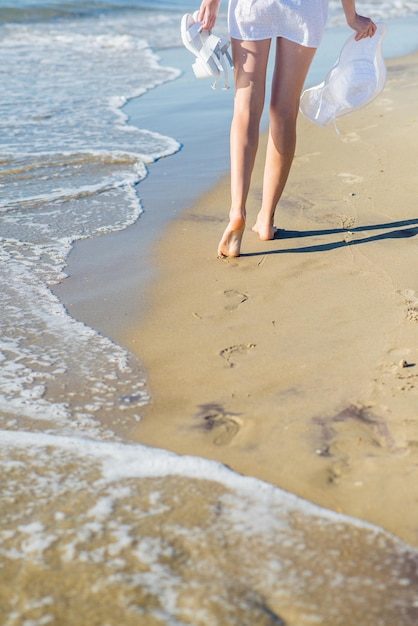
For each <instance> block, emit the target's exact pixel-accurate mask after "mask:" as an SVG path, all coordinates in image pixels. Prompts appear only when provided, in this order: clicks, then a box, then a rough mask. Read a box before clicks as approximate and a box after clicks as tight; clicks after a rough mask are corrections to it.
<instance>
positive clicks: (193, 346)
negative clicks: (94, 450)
mask: <svg viewBox="0 0 418 626" xmlns="http://www.w3.org/2000/svg"><path fill="white" fill-rule="evenodd" d="M417 60H418V55H411V56H408V57H404V58H398V59H394V60H391V61H389V62H388V69H389V74H388V83H387V86H386V88H385V90H384V92H383V94H382V95H381V96H380V97H379V98H378V99H377V100H376V101H375V102H374V103H373V104H371V105H369V106H368V107H367V108H365V109H363V110H361V111H358V112H356V113H354V114H352V115H350V116H347V117H345V118H341V120H339V122H338V128H339V131H340V133H339V134H337V133H336V132H335V129H334V128H333V126H330V127H328V128H326V129H324V128H321V127H317V126H315V125H313V124H312V123H310V122H308V121H307V120H305V119H304V118H302V117H300V120H299V138H298V146H297V153H296V158H295V162H294V167H293V170H292V172H291V176H290V179H289V182H288V186H287V189H286V192H285V194H284V197H283V199H282V201H281V203H280V206H279V209H278V211H277V214H276V224H277V226H278V227H279V229H280V230H279V236H278V238H277V239H275V240H274V241H271V242H261V241H259V240H258V238H257V237H256V235H255V234H254V233H252V232H251V230H250V228H251V226H252V219H253V218H254V217H255V214H256V212H257V208H258V205H259V201H260V194H261V177H262V167H263V147H264V143H262V145H261V147H260V151H259V160H258V162H257V165H256V169H255V172H254V178H253V185H252V190H251V196H250V201H249V206H248V214H249V218H248V229H247V232H246V233H245V237H244V242H243V247H242V255H241V257H240V258H239V259H232V260H218V259H217V258H216V247H217V242H218V240H219V238H220V236H221V233H222V232H223V228H224V225H225V222H226V217H227V210H228V202H229V179H228V177H225V179H223V180H222V181H220V183H219V184H217V185H216V186H215V188H213V189H212V190H211V191H210V192H208V193H207V194H206V195H204V196H203V197H202V198H200V199H199V201H198V202H196V203H193V205H192V206H190V207H189V208H187V209H186V210H184V211H183V212H181V213H179V215H178V216H176V219H175V220H174V221H172V222H171V223H169V224H168V225H167V227H166V228H164V229H163V230H162V232H161V234H160V237H159V241H158V244H157V245H156V247H155V248H154V249H153V251H152V254H151V258H150V261H151V263H152V264H154V263H155V265H156V268H157V269H156V270H155V272H154V275H153V279H152V281H150V284H149V287H148V290H147V294H146V306H145V304H144V303H142V310H143V311H144V313H143V315H141V317H140V319H139V320H138V321H137V322H136V323H134V324H132V325H131V327H129V328H128V330H127V328H126V325H125V328H120V330H119V332H118V331H117V330H116V331H115V334H116V335H117V339H118V340H119V341H121V342H123V344H124V345H126V346H127V347H128V348H129V349H130V350H132V351H133V352H135V353H137V354H138V355H140V358H141V359H142V361H143V363H144V365H145V368H146V370H147V375H148V378H149V384H150V390H151V394H152V398H153V400H152V403H151V405H150V406H148V407H146V408H144V410H143V412H142V420H141V422H140V424H139V425H138V427H137V428H136V430H135V431H134V432H133V433H132V434H131V436H132V438H133V439H134V440H136V441H138V442H141V443H144V444H147V445H150V446H155V447H159V448H166V449H168V450H172V451H175V452H178V453H180V454H186V453H187V454H193V455H197V456H202V457H206V458H211V459H216V460H219V461H221V462H222V463H225V464H226V465H228V466H230V467H231V468H233V469H234V470H236V471H238V472H240V473H243V474H245V475H251V476H255V477H258V478H261V479H264V480H267V481H270V482H272V483H274V484H276V485H278V486H280V487H281V488H284V489H286V490H289V491H291V492H293V493H295V494H297V495H299V496H302V497H303V498H306V499H307V500H310V501H312V502H314V503H317V504H320V505H322V506H324V507H327V508H329V509H333V510H335V511H340V512H344V513H347V514H349V515H353V516H355V517H358V518H361V519H363V520H366V521H369V522H372V523H374V524H377V525H379V526H381V527H383V528H384V529H386V530H389V531H391V532H392V533H394V534H396V535H397V536H398V537H400V538H401V539H403V540H404V541H406V542H409V543H410V544H413V545H418V497H417V491H416V481H417V472H418V456H417V455H418V416H417V406H418V333H417V329H418V327H417V321H418V272H417V261H418V248H417V235H418V216H417V209H416V191H415V189H414V182H413V181H414V180H415V176H416V174H415V163H416V151H417V148H416V141H415V135H416V128H417V124H418V117H417V113H416V100H417V91H418V66H417ZM263 142H265V138H264V140H263ZM195 167H196V170H197V172H198V171H199V163H196V164H195ZM190 175H193V174H192V172H190V171H189V172H188V176H190Z"/></svg>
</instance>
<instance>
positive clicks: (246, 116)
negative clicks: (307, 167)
mask: <svg viewBox="0 0 418 626" xmlns="http://www.w3.org/2000/svg"><path fill="white" fill-rule="evenodd" d="M270 44H271V40H270V39H264V40H262V41H239V40H237V39H232V53H233V57H234V66H235V70H234V76H235V100H234V116H233V119H232V124H231V210H230V212H229V224H228V226H227V227H226V229H225V232H224V234H223V236H222V239H221V241H220V243H219V247H218V256H220V257H229V256H231V257H235V256H239V254H240V249H241V240H242V235H243V233H244V228H245V217H246V201H247V196H248V191H249V188H250V180H251V174H252V171H253V167H254V161H255V156H256V153H257V147H258V137H259V127H260V118H261V114H262V112H263V107H264V97H265V87H266V70H267V61H268V56H269V51H270Z"/></svg>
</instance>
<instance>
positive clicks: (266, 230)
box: [251, 216, 279, 241]
mask: <svg viewBox="0 0 418 626" xmlns="http://www.w3.org/2000/svg"><path fill="white" fill-rule="evenodd" d="M251 230H253V231H254V232H255V233H257V234H258V236H259V237H260V239H262V240H263V241H268V240H269V239H274V237H275V234H276V233H277V231H278V230H279V229H278V228H276V226H273V223H272V222H269V223H267V224H265V223H264V222H263V220H262V219H261V218H260V216H258V217H257V221H256V223H255V224H254V226H253V227H252V229H251Z"/></svg>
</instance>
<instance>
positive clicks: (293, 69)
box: [253, 37, 316, 240]
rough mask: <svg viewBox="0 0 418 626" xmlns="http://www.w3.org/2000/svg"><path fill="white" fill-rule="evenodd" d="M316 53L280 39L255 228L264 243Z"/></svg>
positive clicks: (270, 235) (269, 236)
mask: <svg viewBox="0 0 418 626" xmlns="http://www.w3.org/2000/svg"><path fill="white" fill-rule="evenodd" d="M315 51H316V49H315V48H307V47H306V46H301V45H299V44H297V43H294V42H292V41H289V40H288V39H283V38H281V37H280V38H279V39H277V48H276V63H275V68H274V75H273V82H272V93H271V103H270V130H269V139H268V144H267V154H266V164H265V169H264V181H263V199H262V204H261V209H260V212H259V213H258V216H257V221H256V223H255V225H254V227H253V230H254V231H255V232H256V233H258V235H259V237H260V239H263V240H267V239H273V238H274V233H275V232H276V228H275V227H274V225H273V224H274V222H273V220H274V212H275V210H276V206H277V203H278V202H279V200H280V197H281V195H282V193H283V189H284V187H285V184H286V181H287V177H288V175H289V171H290V167H291V165H292V161H293V156H294V154H295V146H296V119H297V116H298V112H299V100H300V95H301V92H302V88H303V84H304V82H305V78H306V75H307V73H308V70H309V66H310V64H311V62H312V59H313V57H314V54H315Z"/></svg>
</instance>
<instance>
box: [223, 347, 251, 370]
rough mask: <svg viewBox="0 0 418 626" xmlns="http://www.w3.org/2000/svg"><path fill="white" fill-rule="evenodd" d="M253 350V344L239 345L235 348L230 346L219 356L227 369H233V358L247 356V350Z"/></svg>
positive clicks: (234, 363) (234, 364)
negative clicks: (223, 360)
mask: <svg viewBox="0 0 418 626" xmlns="http://www.w3.org/2000/svg"><path fill="white" fill-rule="evenodd" d="M253 348H255V343H246V344H244V343H240V344H238V345H236V346H230V347H229V348H224V349H223V350H221V351H220V353H219V354H220V356H221V357H222V358H223V359H225V361H226V363H227V365H228V367H235V366H236V362H235V357H237V356H238V357H239V356H240V355H242V354H247V352H248V351H249V350H252V349H253Z"/></svg>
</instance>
